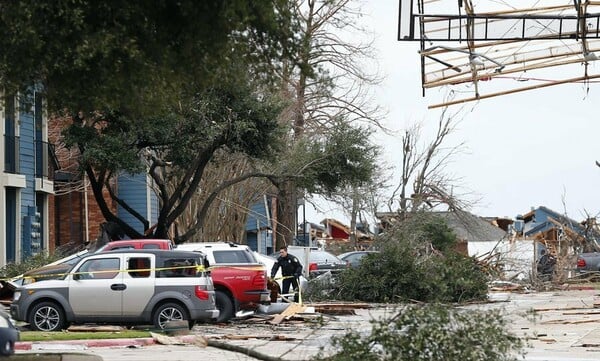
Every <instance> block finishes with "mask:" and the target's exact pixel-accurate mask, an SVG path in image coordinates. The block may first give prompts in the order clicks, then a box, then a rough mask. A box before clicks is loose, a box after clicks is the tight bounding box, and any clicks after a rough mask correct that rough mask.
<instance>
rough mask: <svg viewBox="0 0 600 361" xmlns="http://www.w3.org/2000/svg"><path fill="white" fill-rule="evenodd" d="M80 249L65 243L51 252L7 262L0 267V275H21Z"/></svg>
mask: <svg viewBox="0 0 600 361" xmlns="http://www.w3.org/2000/svg"><path fill="white" fill-rule="evenodd" d="M82 249H83V248H82V246H80V245H73V244H65V245H63V246H61V247H59V248H57V249H56V250H55V251H54V253H53V254H48V253H47V252H40V253H37V254H35V255H32V256H30V257H28V258H27V259H25V260H23V261H22V262H20V263H7V264H6V265H5V266H4V267H2V268H0V277H2V278H12V277H15V276H18V275H21V274H23V273H25V272H27V271H30V270H32V269H36V268H39V267H42V266H45V265H47V264H49V263H52V262H54V261H56V260H58V259H61V258H63V257H65V256H67V255H70V254H73V253H75V252H78V251H81V250H82Z"/></svg>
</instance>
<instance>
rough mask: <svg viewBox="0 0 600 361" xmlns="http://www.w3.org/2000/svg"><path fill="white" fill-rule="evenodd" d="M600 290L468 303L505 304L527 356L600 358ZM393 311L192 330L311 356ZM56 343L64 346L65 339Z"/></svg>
mask: <svg viewBox="0 0 600 361" xmlns="http://www.w3.org/2000/svg"><path fill="white" fill-rule="evenodd" d="M597 293H598V292H597V291H594V290H581V291H557V292H540V293H529V294H521V293H494V294H492V300H495V301H496V302H493V303H487V304H482V305H472V306H468V308H479V309H493V308H500V309H502V310H504V312H506V314H507V315H508V316H509V317H510V320H511V321H512V322H511V328H512V330H513V332H515V333H517V334H519V335H521V336H524V337H528V338H529V341H528V342H529V347H528V349H527V355H526V358H525V359H526V360H531V361H534V360H548V361H563V360H577V361H591V360H598V359H600V309H594V308H593V304H594V300H595V298H596V294H597ZM532 310H536V312H535V314H536V317H532V315H533V313H532V312H531V311H532ZM391 312H392V309H391V308H385V307H377V308H372V309H359V310H357V315H353V316H336V317H332V316H326V322H325V323H324V325H323V326H322V327H321V326H318V325H317V324H312V323H311V322H302V321H287V322H283V323H281V324H280V325H268V324H265V323H262V322H260V323H250V322H245V323H237V324H231V325H227V326H215V325H201V326H196V327H195V329H194V332H193V333H194V334H195V335H205V336H207V337H210V338H211V339H213V340H218V341H220V342H224V343H227V344H232V345H239V346H244V347H246V348H249V349H252V350H255V351H258V352H261V353H264V354H267V355H270V356H274V357H281V358H282V359H285V360H307V359H309V358H310V357H312V356H314V355H316V354H317V353H318V352H319V349H320V347H327V346H328V345H329V341H330V339H331V337H332V336H333V335H340V334H343V333H345V332H346V330H349V329H353V330H358V331H361V332H367V331H368V330H370V325H369V322H368V321H369V320H370V319H371V318H379V317H381V316H384V315H386V314H390V313H391ZM241 336H244V337H241ZM33 346H35V347H37V348H40V349H41V350H39V351H36V352H43V351H44V347H46V350H47V351H52V352H55V351H57V350H56V346H53V347H51V346H50V345H48V344H44V345H41V344H40V345H37V346H36V345H33ZM49 347H50V349H48V348H49ZM58 347H64V348H66V347H65V346H64V345H62V346H58ZM52 348H54V349H52ZM69 348H71V351H73V352H87V353H90V354H94V355H99V356H102V357H103V358H104V359H105V360H111V361H112V360H115V361H119V360H150V359H152V360H161V359H162V360H169V361H171V360H173V361H176V360H180V361H186V360H198V359H213V360H230V361H234V360H236V361H243V360H254V359H253V358H251V357H248V356H245V355H243V354H240V353H237V352H231V351H225V350H221V349H218V348H214V347H198V346H192V345H148V346H135V347H133V346H132V347H127V345H121V346H118V347H91V348H87V349H86V348H84V347H82V346H77V345H72V346H69ZM18 352H19V353H22V352H34V351H18Z"/></svg>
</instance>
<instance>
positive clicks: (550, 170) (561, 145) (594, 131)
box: [300, 0, 600, 224]
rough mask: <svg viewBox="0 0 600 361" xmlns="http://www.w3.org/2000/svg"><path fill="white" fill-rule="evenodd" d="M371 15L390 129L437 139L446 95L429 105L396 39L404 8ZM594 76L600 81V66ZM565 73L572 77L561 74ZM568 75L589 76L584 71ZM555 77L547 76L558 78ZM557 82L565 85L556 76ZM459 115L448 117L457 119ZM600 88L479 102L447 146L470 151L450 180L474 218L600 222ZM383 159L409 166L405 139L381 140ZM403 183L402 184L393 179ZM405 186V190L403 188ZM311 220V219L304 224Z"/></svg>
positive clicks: (377, 7)
mask: <svg viewBox="0 0 600 361" xmlns="http://www.w3.org/2000/svg"><path fill="white" fill-rule="evenodd" d="M363 10H364V12H365V13H366V16H365V17H364V18H363V21H365V24H366V26H367V27H369V28H370V29H371V30H372V31H373V32H374V33H375V39H376V40H375V48H376V51H377V53H378V55H377V58H378V63H379V68H380V73H381V74H382V75H383V76H384V77H385V79H384V81H383V83H382V84H380V85H379V86H378V87H377V88H376V90H375V94H376V96H375V99H376V101H377V102H378V103H379V104H380V105H381V106H382V107H383V108H384V109H386V111H387V116H386V118H385V121H384V124H385V125H386V126H387V127H389V128H391V129H394V130H396V131H402V130H403V129H404V128H405V127H407V126H408V125H410V124H412V123H415V122H421V123H422V124H423V126H424V132H425V134H427V131H429V132H432V131H433V130H434V129H435V126H436V125H437V122H438V120H439V115H440V110H439V109H428V106H430V105H434V104H439V103H441V102H442V101H443V99H444V96H445V95H446V94H447V90H446V89H431V90H428V91H427V92H426V94H425V97H423V96H422V90H421V79H420V57H419V54H418V52H417V49H418V43H417V42H400V41H398V40H397V39H396V34H397V22H398V1H397V0H385V1H368V2H365V4H364V6H363ZM590 70H591V71H595V72H599V71H600V62H598V64H595V63H592V65H591V67H590ZM554 71H565V70H554ZM569 71H573V72H574V74H575V75H574V76H581V75H583V71H582V67H581V65H577V66H573V67H572V68H571V69H569ZM553 75H554V74H552V73H550V74H548V76H549V77H552V76H553ZM557 78H562V74H561V76H558V75H557ZM459 108H460V106H452V107H450V108H449V111H452V112H455V111H458V110H459ZM597 113H600V84H594V83H592V84H590V88H589V92H586V89H585V87H584V86H583V85H582V84H567V85H558V86H553V87H547V88H543V89H538V90H532V91H526V92H521V93H516V94H510V95H505V96H500V97H494V98H489V99H484V100H480V101H479V102H470V103H467V105H466V106H465V107H464V108H462V112H461V115H462V116H461V119H462V120H461V121H460V123H459V125H458V126H457V129H456V131H455V132H454V134H453V138H451V139H450V140H449V141H448V143H447V145H449V146H452V145H458V144H460V143H464V147H463V149H464V150H463V152H461V153H460V154H458V155H457V156H455V157H454V158H453V159H454V160H453V162H452V163H451V164H450V165H449V167H448V169H449V171H450V172H451V173H452V174H453V175H454V176H455V177H459V178H461V180H462V181H461V182H462V184H463V186H464V187H465V189H467V190H468V191H469V193H470V194H471V198H473V199H478V202H477V204H476V205H475V206H474V207H473V208H472V209H471V210H470V211H471V212H472V213H474V214H476V215H479V216H486V217H488V216H489V217H509V218H514V217H516V216H517V215H519V214H524V213H527V212H528V211H530V210H531V209H532V208H537V207H539V206H545V207H548V208H550V209H553V210H555V211H557V212H560V213H563V214H566V215H567V216H569V217H571V218H573V219H575V220H579V221H581V220H583V219H585V218H586V217H587V215H590V216H596V215H598V214H599V213H600V187H598V186H599V185H600V167H598V166H596V165H595V161H596V160H599V161H600V142H599V137H600V116H599V115H598V114H597ZM374 142H375V143H377V144H379V145H381V146H382V147H383V158H384V160H385V162H386V163H388V164H389V165H392V166H395V167H396V169H397V167H398V165H399V164H400V163H399V162H400V157H399V156H400V155H401V150H400V149H401V147H400V143H401V141H400V137H399V136H387V135H384V134H381V133H379V134H377V135H376V136H375V137H374ZM394 179H397V175H395V176H394ZM396 183H397V180H396ZM320 206H321V207H322V208H323V209H324V210H325V211H324V212H319V211H316V210H314V209H312V207H310V206H307V210H306V220H307V221H309V222H314V223H319V222H320V221H321V220H322V219H324V218H336V219H338V220H340V221H342V222H343V223H346V224H349V218H348V216H346V215H345V214H343V212H341V211H340V210H339V209H335V208H332V207H331V206H329V205H327V204H325V203H320ZM300 220H302V215H301V216H300Z"/></svg>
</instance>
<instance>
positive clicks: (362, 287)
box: [334, 215, 488, 302]
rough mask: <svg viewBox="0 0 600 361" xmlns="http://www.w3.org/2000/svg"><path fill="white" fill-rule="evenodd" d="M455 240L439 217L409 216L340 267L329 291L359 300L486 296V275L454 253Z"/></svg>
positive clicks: (459, 299) (445, 299)
mask: <svg viewBox="0 0 600 361" xmlns="http://www.w3.org/2000/svg"><path fill="white" fill-rule="evenodd" d="M455 245H456V236H455V235H454V234H453V233H452V232H451V231H450V230H449V228H448V226H446V225H445V223H444V222H443V220H440V219H439V218H432V217H431V216H430V215H423V216H418V217H417V216H415V217H413V218H412V219H411V220H410V221H407V222H406V223H404V224H402V225H401V226H400V227H398V228H396V229H394V230H392V231H391V232H389V233H388V234H387V235H386V236H384V237H382V238H381V239H380V240H379V241H378V244H377V248H378V249H380V250H381V252H380V253H378V254H371V255H368V256H367V257H365V258H364V259H363V261H362V263H361V265H360V266H359V267H357V268H354V269H349V270H347V271H345V272H343V273H342V274H341V275H340V276H339V278H338V280H337V283H336V288H337V289H336V292H337V293H334V295H335V294H337V297H338V298H340V299H343V300H360V301H365V302H398V301H407V300H417V301H422V302H464V301H470V300H483V299H486V297H487V281H488V280H487V275H486V274H485V273H484V272H483V270H481V269H480V268H479V266H478V265H477V263H476V260H475V259H473V258H471V257H466V256H463V255H460V254H458V253H456V252H455V251H454V250H453V249H454V246H455ZM440 248H441V249H442V250H444V252H442V251H441V250H440Z"/></svg>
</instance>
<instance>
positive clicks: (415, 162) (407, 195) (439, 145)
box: [388, 108, 475, 214]
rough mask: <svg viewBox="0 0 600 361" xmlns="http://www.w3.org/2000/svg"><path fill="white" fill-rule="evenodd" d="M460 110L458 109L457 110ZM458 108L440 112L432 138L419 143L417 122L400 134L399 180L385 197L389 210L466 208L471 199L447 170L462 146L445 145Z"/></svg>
mask: <svg viewBox="0 0 600 361" xmlns="http://www.w3.org/2000/svg"><path fill="white" fill-rule="evenodd" d="M459 112H460V111H459ZM457 116H458V112H457V113H455V114H450V115H448V114H447V108H446V109H445V110H444V111H443V112H442V114H441V115H440V118H439V121H438V123H437V128H436V133H435V135H434V137H433V140H431V141H430V142H428V143H426V144H425V146H424V147H420V145H419V144H420V143H419V142H420V141H422V133H421V126H420V125H419V124H415V125H413V126H412V127H410V128H408V129H407V130H405V132H404V135H403V136H402V159H401V162H402V163H401V169H400V172H401V173H400V180H399V183H398V185H397V186H396V188H395V190H394V191H393V193H392V195H391V197H390V198H389V201H388V208H389V211H398V212H399V213H400V214H404V213H407V212H414V211H418V210H421V209H424V208H435V207H438V206H442V205H443V206H446V207H447V208H449V209H467V208H469V207H471V206H472V205H473V204H474V203H475V201H472V200H469V197H468V194H467V193H468V192H467V193H457V190H460V189H462V186H461V184H460V181H461V180H460V178H457V177H454V176H453V175H451V174H450V173H449V171H448V165H449V164H451V162H452V159H453V157H454V156H456V155H457V154H458V153H460V152H461V151H462V150H463V149H464V143H460V144H458V145H454V146H448V147H446V146H445V143H447V141H448V138H449V136H450V135H451V134H452V133H453V132H455V130H456V126H457V125H458V123H459V121H457V120H456V117H457Z"/></svg>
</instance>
